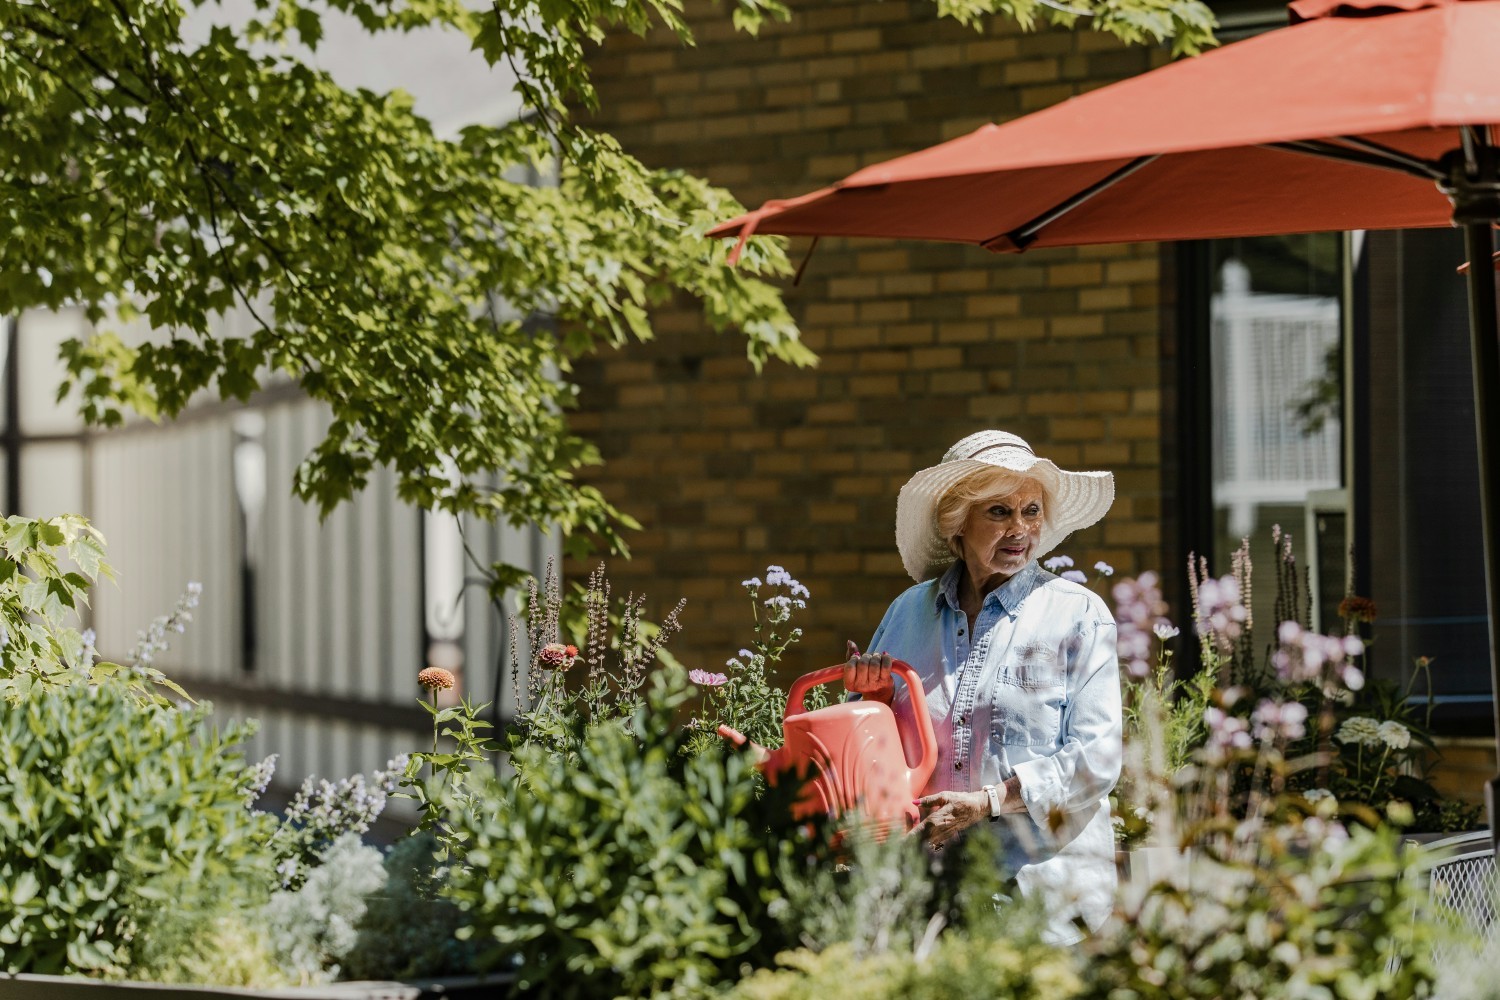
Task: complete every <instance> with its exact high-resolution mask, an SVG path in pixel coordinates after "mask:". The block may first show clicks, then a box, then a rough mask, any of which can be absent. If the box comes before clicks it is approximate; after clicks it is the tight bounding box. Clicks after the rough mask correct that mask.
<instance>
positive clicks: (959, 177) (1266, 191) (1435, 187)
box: [710, 0, 1500, 845]
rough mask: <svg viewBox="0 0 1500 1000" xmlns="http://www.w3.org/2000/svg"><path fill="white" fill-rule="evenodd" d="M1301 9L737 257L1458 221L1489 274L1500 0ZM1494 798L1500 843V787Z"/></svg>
mask: <svg viewBox="0 0 1500 1000" xmlns="http://www.w3.org/2000/svg"><path fill="white" fill-rule="evenodd" d="M1290 11H1291V15H1292V25H1291V26H1290V27H1287V28H1284V29H1282V30H1279V31H1273V32H1268V33H1266V34H1264V35H1259V36H1257V37H1254V38H1251V39H1248V40H1246V41H1242V42H1237V43H1235V44H1233V45H1228V46H1225V47H1224V48H1222V49H1217V50H1214V51H1212V52H1209V53H1207V54H1205V55H1203V56H1199V57H1197V58H1194V59H1188V60H1184V61H1182V62H1177V63H1173V64H1170V65H1167V66H1164V67H1162V68H1160V69H1157V70H1153V71H1151V72H1149V73H1145V74H1142V75H1141V76H1138V77H1135V78H1133V79H1129V80H1125V81H1123V82H1121V83H1116V84H1113V85H1111V86H1108V87H1103V88H1100V89H1099V90H1095V91H1092V92H1090V93H1087V94H1084V95H1082V96H1080V97H1075V98H1073V99H1072V100H1069V101H1066V102H1064V103H1063V104H1060V105H1058V106H1056V107H1053V108H1049V109H1047V110H1045V111H1039V112H1037V113H1035V114H1032V115H1028V116H1026V117H1024V118H1019V119H1016V120H1014V121H1011V122H1007V123H1006V124H1004V125H987V126H985V127H984V128H981V129H979V130H977V131H975V132H972V133H970V134H969V135H966V136H962V137H961V138H958V139H954V140H952V141H950V142H945V143H942V144H940V145H937V146H933V147H932V148H930V149H925V150H922V151H920V152H916V153H912V154H910V155H909V156H902V157H898V158H897V159H894V160H890V161H888V162H885V163H880V164H876V165H874V166H870V167H866V168H865V169H863V170H860V171H859V172H857V173H854V174H851V175H850V176H849V177H846V178H845V179H844V180H842V181H839V182H838V183H837V184H835V185H833V186H832V187H829V188H825V189H823V190H821V191H814V192H812V193H811V194H807V195H803V196H802V197H800V198H794V199H790V200H786V201H772V202H767V203H766V204H765V205H763V206H761V207H760V208H758V209H756V210H754V211H752V212H748V213H746V214H745V215H742V216H740V217H739V218H737V219H733V220H731V221H729V222H726V223H723V224H722V225H720V226H718V227H717V228H716V229H714V230H712V231H711V233H710V235H714V236H738V237H739V245H738V246H736V248H735V251H734V254H733V255H732V256H731V260H735V259H738V254H739V250H740V249H741V248H742V247H743V245H744V241H745V240H746V239H747V238H748V237H749V236H750V235H752V234H753V233H755V232H757V231H758V232H762V233H777V234H783V235H789V236H877V237H898V238H900V237H905V238H912V239H929V240H945V241H951V242H959V243H974V244H978V245H980V246H983V247H987V248H989V249H991V250H995V251H1001V252H1007V251H1009V252H1015V251H1022V250H1025V249H1027V248H1029V247H1034V246H1035V247H1048V246H1077V245H1082V244H1092V243H1123V242H1134V241H1141V240H1181V239H1207V238H1216V237H1233V236H1263V235H1273V234H1277V233H1304V232H1319V231H1328V230H1343V229H1393V228H1421V227H1428V226H1446V225H1459V226H1462V227H1463V229H1464V240H1465V245H1466V248H1467V250H1468V256H1469V260H1470V261H1473V262H1485V263H1487V262H1488V261H1489V260H1490V257H1491V254H1492V252H1493V250H1494V239H1493V234H1492V226H1493V225H1494V224H1495V223H1496V222H1497V220H1500V149H1497V148H1496V146H1495V132H1496V128H1495V127H1496V126H1497V125H1500V73H1497V72H1496V67H1497V55H1500V0H1298V2H1296V3H1293V4H1292V5H1291V7H1290ZM1468 281H1469V285H1468V287H1469V315H1470V329H1471V333H1472V336H1471V349H1472V354H1473V362H1474V397H1475V400H1474V401H1475V420H1476V424H1477V436H1478V442H1479V456H1478V458H1479V462H1478V464H1479V482H1480V504H1481V514H1482V518H1483V525H1484V539H1483V546H1484V561H1485V575H1486V580H1487V583H1488V609H1489V636H1490V668H1491V677H1492V688H1491V690H1492V692H1493V693H1495V695H1496V697H1494V699H1493V703H1494V706H1495V713H1496V714H1495V732H1496V740H1497V747H1500V648H1497V646H1500V631H1497V630H1500V334H1497V317H1496V303H1495V275H1494V272H1493V271H1492V270H1491V269H1490V268H1489V267H1487V266H1479V267H1472V268H1470V269H1469V275H1468ZM1497 755H1500V749H1497ZM1486 799H1487V801H1488V805H1489V814H1490V829H1491V831H1492V832H1493V833H1494V835H1495V836H1496V837H1497V845H1500V822H1497V821H1496V819H1497V816H1496V809H1497V806H1500V777H1496V778H1492V779H1491V780H1490V782H1489V783H1488V785H1487V786H1486Z"/></svg>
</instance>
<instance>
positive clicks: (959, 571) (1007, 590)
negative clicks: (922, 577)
mask: <svg viewBox="0 0 1500 1000" xmlns="http://www.w3.org/2000/svg"><path fill="white" fill-rule="evenodd" d="M1040 572H1041V570H1040V569H1039V568H1038V567H1037V564H1036V560H1035V559H1033V560H1032V561H1031V562H1029V563H1027V564H1026V565H1025V566H1024V567H1022V568H1021V570H1020V572H1018V573H1017V574H1016V575H1015V576H1013V577H1011V578H1010V579H1009V580H1006V581H1005V582H1004V583H1002V584H1001V585H1000V586H998V587H996V588H995V589H994V590H992V591H990V593H989V594H988V596H986V597H985V599H984V603H986V604H988V603H990V602H991V601H994V602H996V603H997V604H999V605H1000V607H1002V608H1004V609H1005V613H1006V614H1008V615H1010V616H1011V617H1012V618H1014V617H1015V615H1016V612H1018V611H1020V610H1021V602H1022V601H1024V600H1026V596H1027V595H1028V594H1030V593H1031V592H1032V591H1033V590H1035V589H1036V585H1037V582H1038V581H1037V576H1038V574H1039V573H1040ZM963 575H964V563H963V560H962V559H960V560H959V561H958V562H955V563H954V564H953V565H952V566H949V567H948V571H947V572H946V573H944V574H943V575H942V577H941V578H940V579H939V580H938V585H937V597H936V598H935V601H936V603H937V605H938V606H939V607H941V606H942V605H943V604H944V603H946V604H947V605H948V606H949V607H950V608H952V609H953V610H954V611H962V610H963V607H962V605H960V604H959V603H958V587H959V582H960V581H961V580H963Z"/></svg>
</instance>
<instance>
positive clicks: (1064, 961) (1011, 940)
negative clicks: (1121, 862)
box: [727, 933, 1079, 1000]
mask: <svg viewBox="0 0 1500 1000" xmlns="http://www.w3.org/2000/svg"><path fill="white" fill-rule="evenodd" d="M779 962H780V965H781V966H782V968H780V969H776V970H774V971H773V970H770V969H762V970H760V971H759V972H756V973H754V974H753V975H751V976H749V977H747V978H746V979H744V980H743V981H741V982H740V983H739V985H737V986H736V987H735V988H734V989H733V990H732V991H730V992H729V994H728V995H727V996H728V998H729V1000H804V998H806V997H838V998H839V1000H953V998H956V997H975V998H978V997H1004V998H1006V1000H1066V998H1068V997H1072V996H1074V995H1076V993H1077V990H1078V987H1079V978H1078V973H1077V971H1076V969H1075V966H1074V960H1073V957H1072V955H1071V954H1070V953H1069V952H1068V951H1066V950H1064V949H1061V948H1056V947H1052V946H1050V945H1046V944H1042V943H1041V942H1040V941H1039V940H1037V939H1036V938H1035V937H1033V936H1027V935H1024V934H1022V935H1021V936H1019V937H1010V936H998V937H991V936H988V935H983V936H975V935H971V934H967V933H949V934H944V935H943V936H942V937H940V938H938V939H937V941H936V943H935V944H934V945H933V946H932V947H931V948H929V949H927V950H925V951H924V952H922V953H921V954H920V957H918V956H917V955H916V954H913V953H912V952H910V951H905V950H894V951H887V952H880V953H877V954H873V955H860V954H859V953H858V952H857V951H856V949H855V948H854V947H853V946H852V945H850V944H837V945H834V946H833V947H831V948H828V949H827V950H825V951H823V952H812V951H807V950H799V951H795V952H788V953H786V954H783V955H781V956H779Z"/></svg>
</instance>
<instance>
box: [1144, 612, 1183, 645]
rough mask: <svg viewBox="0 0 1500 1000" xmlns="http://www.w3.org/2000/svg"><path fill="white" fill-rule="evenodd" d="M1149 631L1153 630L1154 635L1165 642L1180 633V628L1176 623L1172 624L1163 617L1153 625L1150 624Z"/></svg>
mask: <svg viewBox="0 0 1500 1000" xmlns="http://www.w3.org/2000/svg"><path fill="white" fill-rule="evenodd" d="M1151 631H1153V632H1155V633H1156V637H1157V638H1158V639H1160V640H1161V641H1162V642H1166V641H1167V640H1168V639H1175V638H1177V636H1178V635H1180V634H1181V633H1182V629H1180V628H1178V627H1177V626H1176V625H1173V624H1172V623H1171V622H1169V621H1167V620H1166V619H1165V618H1163V619H1162V620H1161V621H1159V622H1157V623H1156V624H1155V625H1152V626H1151Z"/></svg>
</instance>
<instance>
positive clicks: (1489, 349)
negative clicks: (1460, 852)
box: [1463, 222, 1500, 848]
mask: <svg viewBox="0 0 1500 1000" xmlns="http://www.w3.org/2000/svg"><path fill="white" fill-rule="evenodd" d="M1491 225H1492V224H1491V223H1490V222H1469V223H1467V224H1465V225H1464V227H1463V229H1464V249H1465V251H1466V252H1467V254H1468V258H1469V335H1470V349H1471V351H1472V355H1473V362H1474V420H1475V425H1476V431H1477V435H1476V436H1477V438H1478V446H1479V503H1480V519H1481V523H1482V525H1483V532H1482V533H1483V542H1484V579H1485V593H1486V596H1487V602H1488V603H1487V609H1488V611H1489V638H1490V648H1489V654H1490V703H1491V707H1492V710H1493V712H1494V724H1495V748H1496V750H1495V752H1496V760H1497V766H1500V514H1497V511H1496V507H1497V505H1500V320H1497V316H1496V309H1495V268H1494V265H1493V264H1492V263H1491V262H1490V256H1491V254H1492V253H1493V252H1494V238H1493V236H1492V235H1491V234H1492V228H1491ZM1484 802H1485V810H1486V815H1487V816H1488V818H1489V824H1490V839H1491V842H1492V843H1494V844H1495V846H1496V847H1497V848H1500V822H1497V819H1500V817H1497V815H1496V809H1497V808H1500V774H1497V775H1496V776H1495V777H1493V778H1491V779H1490V780H1489V782H1488V783H1487V784H1486V785H1485V788H1484Z"/></svg>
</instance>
